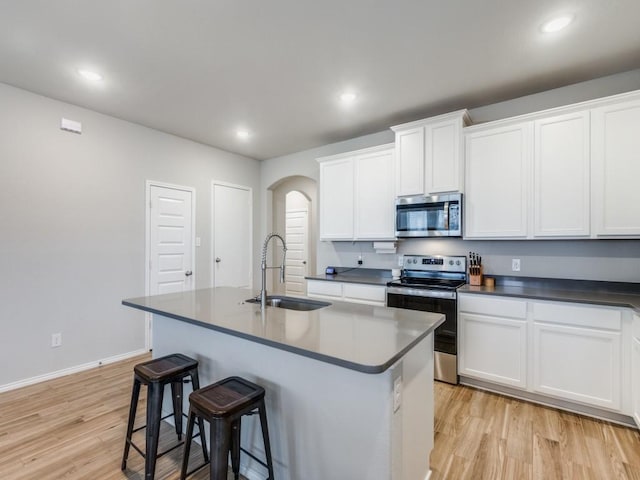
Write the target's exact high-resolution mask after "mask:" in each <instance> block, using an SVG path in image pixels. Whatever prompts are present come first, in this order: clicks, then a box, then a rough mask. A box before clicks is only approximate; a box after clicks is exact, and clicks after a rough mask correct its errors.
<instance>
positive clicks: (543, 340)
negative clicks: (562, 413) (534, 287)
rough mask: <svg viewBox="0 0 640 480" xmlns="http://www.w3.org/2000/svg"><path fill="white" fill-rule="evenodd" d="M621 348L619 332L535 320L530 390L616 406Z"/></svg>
mask: <svg viewBox="0 0 640 480" xmlns="http://www.w3.org/2000/svg"><path fill="white" fill-rule="evenodd" d="M621 352H622V345H621V334H620V332H608V331H599V330H592V329H589V328H580V327H567V326H564V325H549V324H544V323H538V322H535V323H534V336H533V385H532V387H533V390H534V391H536V392H539V393H545V394H548V395H553V396H554V397H559V398H564V399H568V400H575V401H577V402H581V403H586V404H589V405H594V406H598V407H605V408H609V409H611V410H620V406H621V405H620V401H621V393H622V384H621V378H620V374H621V367H622V362H621V360H622V355H621Z"/></svg>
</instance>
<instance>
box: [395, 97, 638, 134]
mask: <svg viewBox="0 0 640 480" xmlns="http://www.w3.org/2000/svg"><path fill="white" fill-rule="evenodd" d="M630 100H640V90H633V91H631V92H625V93H619V94H617V95H610V96H608V97H602V98H596V99H593V100H585V101H584V102H578V103H570V104H568V105H561V106H558V107H553V108H548V109H546V110H539V111H536V112H531V113H524V114H522V115H516V116H515V117H507V118H502V119H500V120H492V121H490V122H484V123H478V124H475V125H468V126H465V128H464V133H473V132H477V131H482V130H484V129H488V128H495V127H500V126H509V125H513V124H516V123H523V122H527V121H534V120H539V119H541V118H548V117H552V116H555V115H564V114H568V113H575V112H579V111H583V110H589V109H592V108H598V107H602V106H605V105H614V104H616V103H623V102H627V101H630ZM392 128H394V127H392Z"/></svg>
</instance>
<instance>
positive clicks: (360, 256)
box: [358, 255, 363, 265]
mask: <svg viewBox="0 0 640 480" xmlns="http://www.w3.org/2000/svg"><path fill="white" fill-rule="evenodd" d="M362 263H363V261H362V255H358V265H362Z"/></svg>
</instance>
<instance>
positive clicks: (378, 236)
mask: <svg viewBox="0 0 640 480" xmlns="http://www.w3.org/2000/svg"><path fill="white" fill-rule="evenodd" d="M318 162H319V163H320V200H319V201H320V209H319V211H320V240H389V239H393V238H394V237H395V203H394V199H395V190H394V185H395V183H394V171H395V167H394V146H393V144H388V145H381V146H379V147H372V148H367V149H363V150H358V151H355V152H348V153H344V154H340V155H334V156H331V157H323V158H319V159H318Z"/></svg>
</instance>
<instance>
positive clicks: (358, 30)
mask: <svg viewBox="0 0 640 480" xmlns="http://www.w3.org/2000/svg"><path fill="white" fill-rule="evenodd" d="M562 13H571V14H574V15H575V21H574V23H573V24H572V25H570V26H569V27H568V28H567V29H565V30H563V31H561V32H559V33H556V34H550V35H543V34H541V33H540V31H539V27H540V25H541V23H543V22H544V21H545V20H547V19H549V18H551V17H554V16H556V15H557V14H562ZM639 20H640V1H639V0H566V1H557V0H555V1H554V0H535V1H534V0H446V1H445V0H320V1H319V0H314V1H310V0H108V1H104V0H100V1H98V0H55V1H52V0H0V82H4V83H7V84H10V85H14V86H17V87H21V88H24V89H26V90H30V91H32V92H36V93H39V94H42V95H46V96H48V97H52V98H55V99H59V100H62V101H65V102H69V103H73V104H76V105H80V106H83V107H86V108H90V109H92V110H96V111H98V112H102V113H105V114H109V115H113V116H115V117H118V118H122V119H126V120H129V121H132V122H136V123H140V124H142V125H146V126H149V127H153V128H156V129H159V130H162V131H165V132H169V133H173V134H176V135H180V136H182V137H186V138H189V139H193V140H196V141H199V142H202V143H205V144H208V145H212V146H216V147H219V148H222V149H225V150H229V151H232V152H237V153H240V154H243V155H246V156H249V157H253V158H257V159H265V158H271V157H274V156H279V155H283V154H286V153H291V152H295V151H299V150H304V149H307V148H311V147H315V146H318V145H323V144H327V143H332V142H336V141H341V140H345V139H348V138H352V137H355V136H358V135H363V134H366V133H372V132H378V131H381V130H384V129H386V128H388V127H389V126H391V125H394V124H398V123H402V122H405V121H410V120H415V119H419V118H424V117H426V116H429V115H433V114H439V113H445V112H447V111H451V110H454V109H458V108H465V107H466V108H472V107H477V106H481V105H486V104H490V103H495V102H498V101H502V100H506V99H510V98H515V97H518V96H522V95H527V94H531V93H535V92H539V91H543V90H548V89H551V88H555V87H560V86H563V85H568V84H571V83H576V82H580V81H584V80H588V79H592V78H596V77H601V76H604V75H608V74H613V73H618V72H622V71H626V70H631V69H634V68H638V67H640V26H639V23H638V21H639ZM78 68H87V69H92V70H95V71H98V72H100V73H101V74H103V75H104V80H103V81H102V82H100V84H98V85H91V84H88V83H87V82H86V80H84V79H82V78H80V77H79V76H78V74H77V69H78ZM345 89H353V90H354V91H356V92H358V95H359V96H358V99H357V100H356V102H355V104H354V105H353V106H352V107H351V108H348V109H346V108H344V107H343V106H341V105H340V103H339V101H338V96H339V95H340V93H342V92H343V91H344V90H345ZM239 127H242V128H246V129H248V130H249V131H251V132H252V135H251V137H250V138H249V139H248V140H245V141H242V140H239V139H237V138H236V136H235V131H236V129H237V128H239Z"/></svg>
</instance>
